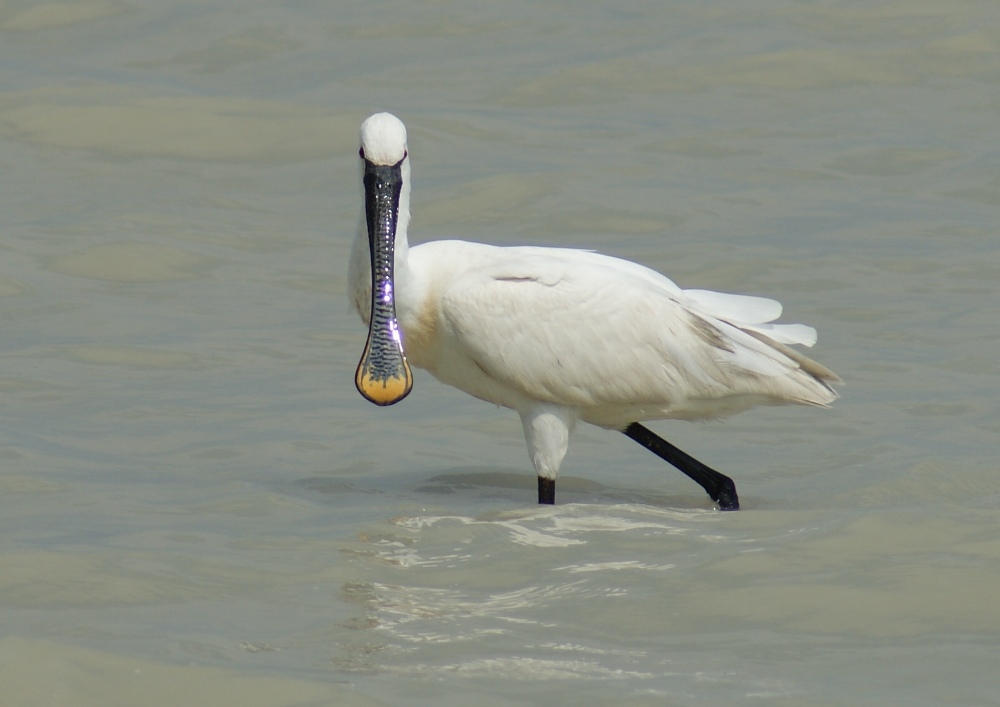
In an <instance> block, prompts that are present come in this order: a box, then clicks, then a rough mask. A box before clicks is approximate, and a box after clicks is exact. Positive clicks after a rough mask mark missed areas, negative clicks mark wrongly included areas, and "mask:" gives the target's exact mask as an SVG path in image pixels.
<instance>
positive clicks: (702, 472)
mask: <svg viewBox="0 0 1000 707" xmlns="http://www.w3.org/2000/svg"><path fill="white" fill-rule="evenodd" d="M622 432H623V433H624V434H625V435H626V436H627V437H629V438H631V439H634V440H635V441H636V442H638V443H639V444H641V445H642V446H643V447H645V448H646V449H648V450H649V451H651V452H652V453H653V454H655V455H656V456H658V457H660V459H663V460H665V461H668V462H670V463H671V464H673V465H674V466H675V467H677V468H678V469H680V470H681V471H682V472H684V473H685V474H687V475H688V476H690V477H691V478H692V479H694V480H695V481H697V482H698V484H699V485H700V486H701V487H702V488H703V489H705V491H707V492H708V495H709V496H710V497H711V499H712V500H713V501H715V502H716V503H718V504H719V509H720V510H723V511H738V510H739V509H740V497H739V496H737V495H736V484H735V483H733V480H732V479H730V478H729V477H728V476H726V475H725V474H721V473H719V472H718V471H716V470H715V469H713V468H712V467H710V466H707V465H705V464H702V463H701V462H700V461H698V460H697V459H695V458H694V457H692V456H691V455H690V454H687V453H685V452H683V451H681V450H680V449H678V448H677V447H675V446H674V445H672V444H670V442H668V441H667V440H665V439H663V438H662V437H660V436H659V435H658V434H656V433H655V432H653V431H651V430H649V429H648V428H646V427H643V426H642V425H640V424H639V423H638V422H633V423H632V424H631V425H629V426H628V427H626V428H625V429H624V430H622Z"/></svg>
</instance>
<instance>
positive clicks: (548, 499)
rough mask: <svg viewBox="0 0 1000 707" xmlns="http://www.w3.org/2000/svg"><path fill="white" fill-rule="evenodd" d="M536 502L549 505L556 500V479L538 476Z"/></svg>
mask: <svg viewBox="0 0 1000 707" xmlns="http://www.w3.org/2000/svg"><path fill="white" fill-rule="evenodd" d="M538 502H539V503H546V504H548V505H550V506H552V505H554V504H555V502H556V480H555V479H543V478H542V477H541V476H539V477H538Z"/></svg>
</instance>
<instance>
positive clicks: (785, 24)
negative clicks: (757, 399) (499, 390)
mask: <svg viewBox="0 0 1000 707" xmlns="http://www.w3.org/2000/svg"><path fill="white" fill-rule="evenodd" d="M998 19H1000V16H998V13H997V10H996V8H995V5H994V3H991V2H988V1H982V2H972V1H970V2H964V1H959V2H950V3H934V2H906V3H902V2H889V1H879V2H874V3H867V4H857V3H850V2H839V1H838V2H828V3H822V4H816V3H809V2H800V1H798V2H797V1H791V2H777V1H775V2H763V3H756V4H754V6H753V7H752V8H751V7H748V6H746V4H745V3H739V2H714V3H711V4H705V3H698V2H681V1H677V2H667V3H663V2H640V1H636V2H615V3H603V4H602V3H597V2H587V3H583V4H581V3H578V2H577V3H572V4H570V3H567V2H550V3H546V4H544V5H539V4H538V3H527V2H524V3H486V2H462V3H458V2H418V3H413V2H386V3H377V4H372V3H364V4H350V3H332V4H331V3H323V2H282V3H274V2H226V1H225V0H207V1H205V2H200V3H184V2H169V3H164V2H158V3H153V2H143V1H141V0H121V1H118V0H67V1H65V2H46V3H30V2H6V3H0V200H2V204H3V208H2V209H0V251H2V259H0V321H2V322H3V336H2V337H0V355H2V359H0V360H2V366H0V391H2V392H3V403H2V408H0V415H2V417H0V425H2V426H0V430H2V436H0V463H2V466H0V625H2V626H3V634H2V637H0V682H2V683H3V685H4V692H5V694H6V695H7V699H8V700H10V702H11V704H52V703H60V702H61V703H67V704H77V705H86V704H94V705H109V704H121V705H131V704H136V703H137V702H142V703H143V704H151V705H155V704H164V705H170V704H178V703H182V702H183V703H190V704H202V703H209V702H210V701H211V702H216V703H218V702H225V703H231V702H232V703H235V702H237V701H238V702H240V703H241V704H246V705H293V704H295V705H301V704H317V705H319V704H359V705H367V704H414V705H421V704H435V705H441V704H453V705H464V704H469V702H470V701H471V700H473V699H474V700H476V701H477V703H478V704H482V705H512V704H538V703H543V702H544V701H551V700H559V701H560V702H568V701H570V700H572V702H573V704H581V705H584V704H594V705H599V704H609V703H612V702H613V703H615V704H623V705H631V704H634V705H640V704H643V705H645V704H650V705H653V704H656V705H660V704H677V705H687V704H692V705H696V704H697V705H701V704H724V703H731V702H732V701H733V700H744V701H753V702H758V703H761V704H769V705H771V704H778V705H780V704H796V705H800V704H811V705H827V704H829V705H839V704H858V705H863V704H873V705H874V704H878V705H884V704H907V705H940V704H944V703H952V704H970V705H979V704H986V703H989V702H991V701H994V700H995V696H996V694H997V693H998V691H1000V678H998V677H997V676H996V670H995V667H996V665H997V660H998V658H1000V613H998V612H997V610H996V609H995V608H994V605H995V604H996V600H995V598H996V596H997V595H998V593H1000V562H998V560H1000V521H998V510H1000V475H998V469H997V462H996V458H997V452H998V445H997V438H998V433H1000V423H998V415H997V400H998V393H1000V390H998V389H1000V385H998V380H1000V378H998V374H1000V367H998V364H997V357H996V356H995V354H994V350H995V349H996V346H997V341H998V339H1000V334H998V332H1000V313H998V311H1000V310H998V308H997V307H996V302H997V296H998V293H1000V252H998V250H1000V241H998V239H997V226H998V222H1000V168H998V166H997V165H998V158H1000V151H998V148H997V146H998V145H1000V128H998V127H997V126H998V124H1000V123H998V121H997V119H996V116H997V114H998V110H1000V81H998V77H1000V31H998V30H997V27H998V26H1000V25H998V23H997V20H998ZM384 109H388V110H392V111H393V112H395V113H396V114H397V115H399V116H400V117H401V118H402V119H403V120H404V121H406V122H407V124H408V127H409V132H410V155H411V158H412V162H413V174H414V194H413V204H412V207H413V214H414V220H413V224H412V227H411V238H412V239H413V240H414V241H418V242H419V241H420V240H423V239H429V238H438V237H461V238H469V239H474V240H483V241H488V242H492V243H501V244H514V243H531V244H546V245H564V246H580V247H587V248H595V249H598V250H601V251H602V252H607V253H611V254H614V255H619V256H623V257H627V258H631V259H635V260H640V261H642V262H644V263H646V264H648V265H650V266H652V267H655V268H657V269H660V270H662V271H663V272H666V273H667V274H669V275H670V276H671V277H672V278H674V279H675V280H676V281H677V282H678V283H679V284H681V285H682V286H686V287H701V288H708V289H718V290H723V291H731V292H744V293H752V294H763V295H768V296H773V297H776V298H778V299H780V300H781V301H782V302H783V303H784V304H785V320H786V321H802V322H807V323H809V324H812V325H815V326H816V327H817V328H818V329H819V332H820V341H819V344H818V346H817V347H816V349H815V350H814V351H813V352H812V355H815V356H816V357H817V358H818V359H819V360H820V361H822V362H823V363H824V364H826V365H828V366H830V367H831V368H832V369H833V370H835V371H837V372H838V373H840V374H841V375H842V376H843V377H844V379H845V381H846V385H845V386H844V387H843V389H842V393H843V397H842V399H841V400H839V401H838V402H837V404H836V405H835V406H834V407H833V408H832V409H831V410H826V411H823V410H813V409H802V408H795V409H791V408H787V409H785V408H780V409H777V408H773V409H764V410H757V411H753V412H749V413H745V414H743V415H741V416H739V417H736V418H733V419H730V420H728V421H726V422H724V423H709V424H699V425H691V424H685V423H670V422H665V423H656V424H654V427H655V428H656V429H657V431H659V432H661V433H663V434H664V435H665V436H667V437H668V438H669V439H671V440H672V441H674V442H675V443H676V444H678V445H679V446H681V447H682V448H684V449H686V450H687V451H689V452H691V453H692V454H694V455H696V456H698V457H699V458H701V459H703V460H704V461H706V462H707V463H709V464H712V465H713V466H715V467H717V468H719V469H721V470H723V471H724V472H726V473H728V474H730V475H732V476H733V477H734V478H735V480H736V481H737V484H738V486H739V488H740V491H741V498H742V500H743V505H744V508H745V510H744V511H741V512H740V513H730V514H720V513H718V512H716V511H714V510H713V508H712V506H711V504H710V502H709V501H708V499H707V498H705V497H704V495H703V494H702V492H701V490H700V489H699V488H698V487H697V486H695V485H693V484H692V483H691V482H690V481H689V480H687V479H686V478H685V477H683V476H681V475H680V474H678V473H676V472H675V471H673V470H671V469H669V468H666V467H665V466H664V465H663V464H662V463H661V462H659V461H658V460H657V459H656V458H654V457H652V456H651V455H649V454H648V453H646V452H645V451H643V450H642V449H640V448H639V447H638V446H637V445H635V444H633V443H632V442H630V441H629V440H627V439H625V438H624V437H623V436H621V435H616V434H614V433H611V432H605V431H602V430H597V429H593V428H585V427H581V428H580V429H578V430H577V433H576V435H575V437H574V439H573V443H572V446H571V450H570V453H569V456H568V457H567V460H566V462H565V465H564V467H563V474H562V476H561V477H560V481H559V501H560V504H559V505H557V506H555V507H554V508H539V507H537V506H535V505H534V503H533V500H534V479H533V478H532V476H531V473H530V471H529V468H530V467H529V464H528V460H527V457H526V454H525V450H524V446H523V439H522V435H521V428H520V424H519V421H518V420H517V418H516V416H514V415H513V414H512V413H510V412H508V411H503V410H496V409H494V408H493V407H491V406H489V405H486V404H483V403H480V402H477V401H475V400H472V399H469V398H467V397H466V396H464V395H462V394H461V393H458V392H457V391H453V390H450V389H447V388H445V387H444V386H441V385H440V384H438V383H436V382H435V381H433V380H432V379H431V378H430V377H429V376H427V375H425V374H421V372H419V371H418V372H417V374H416V375H417V377H416V385H415V390H414V393H413V395H411V396H410V398H408V399H407V400H406V401H405V402H404V403H403V404H401V405H399V406H397V407H394V408H390V409H378V408H375V407H373V406H371V405H369V404H368V403H366V402H365V401H364V400H363V399H362V398H361V397H360V396H359V395H358V394H357V392H356V391H355V390H354V386H353V379H352V376H353V369H354V366H355V364H356V362H357V358H358V356H359V355H360V352H361V347H362V345H363V342H364V329H363V327H362V326H361V324H360V322H359V321H357V317H356V315H355V314H354V313H353V312H352V311H350V309H349V306H348V303H347V301H346V297H345V296H344V293H345V287H346V257H347V253H348V250H349V244H350V238H351V236H352V235H353V231H354V228H355V225H356V222H357V218H358V211H359V208H360V196H359V183H358V173H357V165H356V162H357V156H356V155H357V126H358V124H359V123H360V121H361V120H362V119H363V118H364V117H365V116H366V115H368V114H369V113H371V112H373V111H375V110H384Z"/></svg>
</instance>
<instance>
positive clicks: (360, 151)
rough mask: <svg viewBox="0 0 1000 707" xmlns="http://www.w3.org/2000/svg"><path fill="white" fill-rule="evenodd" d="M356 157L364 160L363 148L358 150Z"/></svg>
mask: <svg viewBox="0 0 1000 707" xmlns="http://www.w3.org/2000/svg"><path fill="white" fill-rule="evenodd" d="M358 157H360V158H361V159H364V158H365V148H363V147H361V148H358Z"/></svg>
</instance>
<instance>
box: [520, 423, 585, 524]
mask: <svg viewBox="0 0 1000 707" xmlns="http://www.w3.org/2000/svg"><path fill="white" fill-rule="evenodd" d="M575 423H576V415H574V414H573V413H572V412H571V411H570V410H568V409H566V408H564V407H559V406H556V405H539V406H538V407H535V408H532V409H531V410H527V411H525V412H522V413H521V424H522V425H523V426H524V439H525V440H526V441H527V443H528V456H530V457H531V463H532V464H533V465H534V467H535V473H537V474H538V502H539V503H543V504H548V505H552V504H554V503H555V502H556V477H557V476H558V475H559V467H560V466H561V465H562V460H563V457H565V456H566V450H567V449H568V448H569V433H570V432H571V431H572V429H573V425H574V424H575Z"/></svg>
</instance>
